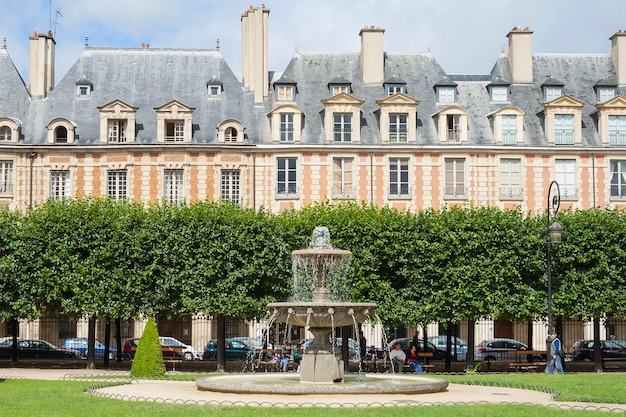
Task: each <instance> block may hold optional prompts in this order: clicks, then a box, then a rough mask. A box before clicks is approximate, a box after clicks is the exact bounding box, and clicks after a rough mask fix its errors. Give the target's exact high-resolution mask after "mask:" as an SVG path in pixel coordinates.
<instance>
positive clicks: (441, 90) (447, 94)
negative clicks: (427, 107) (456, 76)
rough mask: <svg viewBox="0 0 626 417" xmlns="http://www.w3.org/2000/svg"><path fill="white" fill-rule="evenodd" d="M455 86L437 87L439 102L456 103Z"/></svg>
mask: <svg viewBox="0 0 626 417" xmlns="http://www.w3.org/2000/svg"><path fill="white" fill-rule="evenodd" d="M454 90H455V88H454V87H437V101H438V102H439V103H454Z"/></svg>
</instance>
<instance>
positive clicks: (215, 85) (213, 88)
mask: <svg viewBox="0 0 626 417" xmlns="http://www.w3.org/2000/svg"><path fill="white" fill-rule="evenodd" d="M206 87H207V93H208V95H209V97H220V96H221V95H222V91H224V84H222V82H221V81H220V80H219V79H218V78H217V77H215V76H213V77H211V79H210V80H209V81H208V82H207V83H206Z"/></svg>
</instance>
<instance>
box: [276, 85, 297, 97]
mask: <svg viewBox="0 0 626 417" xmlns="http://www.w3.org/2000/svg"><path fill="white" fill-rule="evenodd" d="M294 90H295V88H294V86H292V85H279V86H277V87H276V99H277V100H293V97H294V93H293V91H294Z"/></svg>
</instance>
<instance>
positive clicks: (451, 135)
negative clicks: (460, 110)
mask: <svg viewBox="0 0 626 417" xmlns="http://www.w3.org/2000/svg"><path fill="white" fill-rule="evenodd" d="M446 140H447V141H448V142H460V141H461V130H460V129H448V134H447V136H446Z"/></svg>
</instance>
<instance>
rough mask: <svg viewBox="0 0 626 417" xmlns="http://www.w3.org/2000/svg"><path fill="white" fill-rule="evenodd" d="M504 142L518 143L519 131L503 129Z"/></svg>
mask: <svg viewBox="0 0 626 417" xmlns="http://www.w3.org/2000/svg"><path fill="white" fill-rule="evenodd" d="M502 144H503V145H517V131H516V130H503V131H502Z"/></svg>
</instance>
